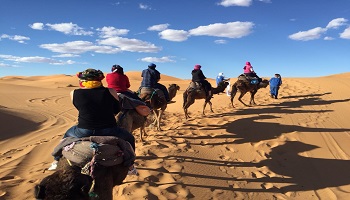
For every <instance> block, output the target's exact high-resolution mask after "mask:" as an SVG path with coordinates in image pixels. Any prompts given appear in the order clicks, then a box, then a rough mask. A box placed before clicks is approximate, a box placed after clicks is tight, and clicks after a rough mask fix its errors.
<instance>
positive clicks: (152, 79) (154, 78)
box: [141, 67, 160, 88]
mask: <svg viewBox="0 0 350 200" xmlns="http://www.w3.org/2000/svg"><path fill="white" fill-rule="evenodd" d="M141 77H143V79H142V82H141V87H150V88H154V87H155V85H156V83H157V82H158V81H159V79H160V73H159V71H158V70H156V69H152V68H150V67H148V69H145V70H143V71H142V74H141Z"/></svg>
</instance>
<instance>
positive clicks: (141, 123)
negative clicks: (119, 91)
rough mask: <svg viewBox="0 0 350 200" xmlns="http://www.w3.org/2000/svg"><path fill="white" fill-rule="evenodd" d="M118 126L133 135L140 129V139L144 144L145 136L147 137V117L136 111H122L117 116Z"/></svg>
mask: <svg viewBox="0 0 350 200" xmlns="http://www.w3.org/2000/svg"><path fill="white" fill-rule="evenodd" d="M116 119H117V122H118V126H119V127H121V128H123V129H125V130H127V131H129V132H130V133H132V132H133V131H134V130H136V129H138V128H140V139H141V141H142V142H143V141H144V140H143V135H144V136H146V135H147V133H146V130H145V127H146V122H147V117H145V116H142V115H140V114H139V113H138V112H137V111H136V110H134V109H130V110H122V111H120V112H119V113H118V114H117V115H116Z"/></svg>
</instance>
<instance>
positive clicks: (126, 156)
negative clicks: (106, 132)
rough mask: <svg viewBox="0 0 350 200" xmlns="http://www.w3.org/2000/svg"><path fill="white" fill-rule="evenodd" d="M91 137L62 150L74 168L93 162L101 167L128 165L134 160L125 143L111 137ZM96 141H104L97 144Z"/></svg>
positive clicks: (131, 151)
mask: <svg viewBox="0 0 350 200" xmlns="http://www.w3.org/2000/svg"><path fill="white" fill-rule="evenodd" d="M104 137H105V136H92V137H90V138H89V141H88V140H81V141H77V142H74V143H72V144H70V145H67V146H66V147H65V148H63V150H62V154H63V156H64V157H65V158H66V159H68V160H69V161H71V163H73V164H74V165H76V166H79V167H84V166H85V165H86V164H87V163H90V162H91V161H92V160H94V162H95V163H98V164H100V165H102V166H107V167H109V166H115V165H120V164H126V165H129V164H130V163H133V161H134V160H135V156H134V155H133V150H132V149H130V148H129V146H130V145H128V144H127V142H126V141H124V140H122V139H120V138H117V137H113V138H115V139H113V140H112V141H111V142H108V141H109V140H110V138H111V136H106V137H107V138H104ZM98 141H104V143H99V142H98Z"/></svg>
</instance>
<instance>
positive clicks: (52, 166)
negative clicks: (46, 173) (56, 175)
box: [47, 160, 58, 171]
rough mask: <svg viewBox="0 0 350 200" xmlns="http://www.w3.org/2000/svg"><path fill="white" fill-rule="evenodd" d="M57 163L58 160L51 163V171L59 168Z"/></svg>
mask: <svg viewBox="0 0 350 200" xmlns="http://www.w3.org/2000/svg"><path fill="white" fill-rule="evenodd" d="M57 163H58V161H57V160H55V161H53V162H52V163H51V166H50V167H49V169H47V170H50V171H54V170H56V169H57Z"/></svg>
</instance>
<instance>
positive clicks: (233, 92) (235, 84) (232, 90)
mask: <svg viewBox="0 0 350 200" xmlns="http://www.w3.org/2000/svg"><path fill="white" fill-rule="evenodd" d="M237 85H238V84H237V82H235V83H234V84H233V85H232V89H231V98H230V100H231V105H232V107H235V106H234V105H233V99H234V98H235V96H236V93H237Z"/></svg>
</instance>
